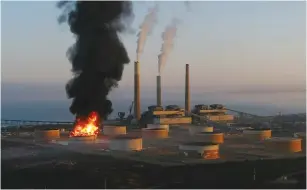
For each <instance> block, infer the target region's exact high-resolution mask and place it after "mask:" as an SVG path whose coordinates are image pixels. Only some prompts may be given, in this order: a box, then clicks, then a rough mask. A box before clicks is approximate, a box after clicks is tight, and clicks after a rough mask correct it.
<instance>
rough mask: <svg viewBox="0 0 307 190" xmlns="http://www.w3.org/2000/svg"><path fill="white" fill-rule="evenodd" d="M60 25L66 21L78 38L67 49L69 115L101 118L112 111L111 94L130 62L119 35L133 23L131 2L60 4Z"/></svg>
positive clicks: (65, 2) (58, 4)
mask: <svg viewBox="0 0 307 190" xmlns="http://www.w3.org/2000/svg"><path fill="white" fill-rule="evenodd" d="M57 7H58V8H60V9H63V13H62V15H60V17H59V18H58V21H59V23H63V22H66V21H67V23H68V25H69V26H70V31H71V32H72V33H73V34H74V36H75V38H76V42H75V44H74V45H73V46H72V47H71V48H69V49H68V52H67V56H68V58H69V60H70V62H71V64H72V72H73V75H74V77H73V78H72V79H71V80H70V81H69V82H68V83H67V85H66V92H67V95H68V98H72V99H73V101H72V104H71V106H70V112H71V113H72V114H75V115H76V116H87V115H88V114H89V113H90V112H92V111H96V112H98V113H99V116H100V117H101V118H105V117H107V116H108V115H109V114H110V113H111V112H112V103H111V101H110V100H108V99H107V95H108V93H109V91H110V90H111V89H112V88H114V87H116V86H117V85H118V81H120V80H121V77H122V73H123V69H124V64H127V63H129V57H128V55H127V52H126V49H125V47H124V45H123V44H122V42H121V40H120V39H119V36H118V32H124V31H125V29H126V28H127V27H128V26H129V24H131V21H132V18H133V14H132V3H131V2H129V1H125V2H121V1H112V2H111V1H74V2H70V1H61V2H58V3H57Z"/></svg>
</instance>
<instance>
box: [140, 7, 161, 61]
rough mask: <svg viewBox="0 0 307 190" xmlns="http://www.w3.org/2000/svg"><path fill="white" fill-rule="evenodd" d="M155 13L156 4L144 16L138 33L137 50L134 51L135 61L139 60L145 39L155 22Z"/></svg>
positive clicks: (156, 9)
mask: <svg viewBox="0 0 307 190" xmlns="http://www.w3.org/2000/svg"><path fill="white" fill-rule="evenodd" d="M157 11H158V5H157V4H156V6H155V7H153V8H151V9H149V12H148V14H147V15H146V16H145V18H144V21H143V22H142V24H141V26H140V32H139V33H138V35H137V36H138V40H137V49H136V60H137V61H139V60H140V56H141V54H142V53H143V50H144V46H145V42H146V37H147V36H148V35H149V34H150V33H151V31H152V29H153V26H154V24H155V23H156V21H157V18H156V17H157Z"/></svg>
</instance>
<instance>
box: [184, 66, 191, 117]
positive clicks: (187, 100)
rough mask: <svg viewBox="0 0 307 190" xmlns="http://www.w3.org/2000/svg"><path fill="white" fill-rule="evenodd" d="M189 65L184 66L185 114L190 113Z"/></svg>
mask: <svg viewBox="0 0 307 190" xmlns="http://www.w3.org/2000/svg"><path fill="white" fill-rule="evenodd" d="M189 70H190V69H189V64H186V65H185V98H184V100H185V110H186V112H188V113H189V112H190V111H191V106H190V71H189Z"/></svg>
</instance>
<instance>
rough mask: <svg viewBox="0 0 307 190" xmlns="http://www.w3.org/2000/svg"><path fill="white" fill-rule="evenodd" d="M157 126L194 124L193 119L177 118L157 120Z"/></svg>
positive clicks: (155, 120)
mask: <svg viewBox="0 0 307 190" xmlns="http://www.w3.org/2000/svg"><path fill="white" fill-rule="evenodd" d="M154 123H155V124H190V123H192V118H191V117H177V118H156V119H154Z"/></svg>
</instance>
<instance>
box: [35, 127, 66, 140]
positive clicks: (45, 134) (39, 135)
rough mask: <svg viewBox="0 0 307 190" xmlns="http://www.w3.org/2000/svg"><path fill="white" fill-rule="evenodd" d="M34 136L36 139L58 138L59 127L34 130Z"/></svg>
mask: <svg viewBox="0 0 307 190" xmlns="http://www.w3.org/2000/svg"><path fill="white" fill-rule="evenodd" d="M34 137H35V139H37V140H54V139H57V138H60V130H59V129H46V130H35V131H34Z"/></svg>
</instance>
